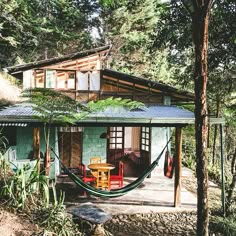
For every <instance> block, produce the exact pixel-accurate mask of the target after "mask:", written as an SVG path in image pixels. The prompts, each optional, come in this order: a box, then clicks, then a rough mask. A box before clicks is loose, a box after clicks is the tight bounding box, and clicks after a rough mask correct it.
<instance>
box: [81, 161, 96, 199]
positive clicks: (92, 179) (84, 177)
mask: <svg viewBox="0 0 236 236" xmlns="http://www.w3.org/2000/svg"><path fill="white" fill-rule="evenodd" d="M79 169H80V173H81V174H80V178H81V179H82V180H83V181H84V182H85V183H95V182H96V178H95V177H94V176H92V175H87V170H86V166H85V165H84V164H82V163H81V164H79ZM84 196H86V191H84Z"/></svg>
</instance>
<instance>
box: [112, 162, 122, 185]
mask: <svg viewBox="0 0 236 236" xmlns="http://www.w3.org/2000/svg"><path fill="white" fill-rule="evenodd" d="M110 182H111V185H112V182H115V183H117V184H118V186H119V188H122V187H123V182H124V163H123V162H122V161H119V173H118V175H111V176H110Z"/></svg>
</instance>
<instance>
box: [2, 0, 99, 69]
mask: <svg viewBox="0 0 236 236" xmlns="http://www.w3.org/2000/svg"><path fill="white" fill-rule="evenodd" d="M98 11H99V5H98V2H97V1H96V0H91V1H86V0H76V1H72V0H50V1H48V0H2V1H0V22H1V23H0V50H1V58H0V68H2V67H5V66H10V65H13V64H16V63H22V62H29V61H35V60H39V59H44V58H45V57H53V56H58V55H61V54H64V53H70V52H74V51H77V50H81V49H86V48H87V49H89V48H91V46H93V45H94V44H95V40H94V38H93V35H92V31H93V28H94V27H100V25H101V22H100V20H99V17H98V16H99V14H98Z"/></svg>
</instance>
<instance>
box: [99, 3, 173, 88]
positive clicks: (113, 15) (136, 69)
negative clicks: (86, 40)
mask: <svg viewBox="0 0 236 236" xmlns="http://www.w3.org/2000/svg"><path fill="white" fill-rule="evenodd" d="M160 2H161V1H156V0H137V1H130V0H128V1H121V2H119V3H117V4H115V5H112V6H106V7H103V8H102V16H103V19H104V21H105V27H104V28H105V29H104V37H105V41H109V42H111V43H112V51H111V53H112V60H111V61H110V65H111V66H112V68H113V69H117V70H119V71H123V72H125V73H129V74H135V75H137V76H141V77H145V78H148V79H149V80H158V81H159V82H163V83H168V84H171V83H173V77H172V75H173V71H174V68H173V67H172V68H171V67H170V64H169V62H168V61H167V55H168V53H169V50H168V48H167V49H161V48H160V49H158V50H157V49H155V50H152V49H153V48H152V46H153V43H154V41H155V37H153V36H154V35H155V32H156V25H157V23H158V21H159V18H160V13H161V12H162V11H165V4H161V3H160ZM108 12H109V14H108Z"/></svg>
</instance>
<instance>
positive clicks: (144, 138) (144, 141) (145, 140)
mask: <svg viewBox="0 0 236 236" xmlns="http://www.w3.org/2000/svg"><path fill="white" fill-rule="evenodd" d="M141 150H143V151H147V152H149V151H150V128H149V127H142V130H141Z"/></svg>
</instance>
